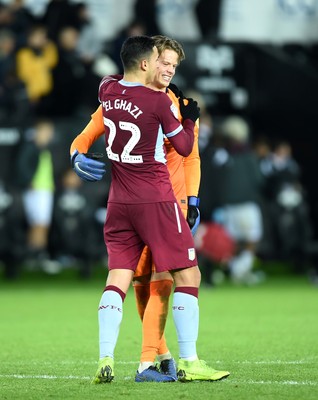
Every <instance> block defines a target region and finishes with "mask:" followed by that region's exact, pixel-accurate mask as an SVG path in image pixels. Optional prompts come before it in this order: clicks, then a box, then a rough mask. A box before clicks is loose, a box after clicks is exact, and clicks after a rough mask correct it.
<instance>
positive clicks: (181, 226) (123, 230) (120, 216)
mask: <svg viewBox="0 0 318 400" xmlns="http://www.w3.org/2000/svg"><path fill="white" fill-rule="evenodd" d="M104 240H105V244H106V247H107V253H108V268H109V269H131V270H133V271H135V270H136V268H137V265H138V261H139V259H140V256H141V254H142V251H143V249H144V246H145V245H147V246H148V247H149V249H150V251H151V254H152V260H153V262H154V264H155V268H156V271H157V272H164V271H171V270H176V269H180V268H189V267H194V266H196V265H197V264H198V262H197V257H196V253H195V249H194V241H193V237H192V234H191V230H190V228H189V226H188V223H187V221H186V219H185V217H184V215H183V213H182V211H181V209H180V207H179V205H178V204H177V202H171V201H170V202H159V203H149V204H120V203H108V206H107V216H106V221H105V225H104Z"/></svg>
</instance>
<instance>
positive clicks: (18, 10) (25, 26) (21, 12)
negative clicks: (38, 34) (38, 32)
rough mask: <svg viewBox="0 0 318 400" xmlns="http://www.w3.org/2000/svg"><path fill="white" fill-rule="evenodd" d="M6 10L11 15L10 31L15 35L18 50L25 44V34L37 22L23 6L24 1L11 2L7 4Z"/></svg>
mask: <svg viewBox="0 0 318 400" xmlns="http://www.w3.org/2000/svg"><path fill="white" fill-rule="evenodd" d="M8 9H9V12H10V14H11V24H10V29H11V31H12V32H13V33H14V34H15V37H16V41H17V47H18V48H19V47H21V46H24V45H25V44H26V40H25V34H26V32H27V31H28V30H29V29H30V28H31V26H32V25H34V24H35V23H37V22H38V21H37V19H36V18H35V17H34V16H33V15H32V14H31V13H30V11H29V10H28V8H27V7H26V6H25V1H24V0H12V1H11V2H10V3H9V4H8Z"/></svg>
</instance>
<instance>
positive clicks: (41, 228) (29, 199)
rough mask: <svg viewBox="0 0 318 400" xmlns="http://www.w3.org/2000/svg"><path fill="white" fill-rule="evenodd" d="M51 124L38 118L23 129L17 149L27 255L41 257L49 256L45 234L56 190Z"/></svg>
mask: <svg viewBox="0 0 318 400" xmlns="http://www.w3.org/2000/svg"><path fill="white" fill-rule="evenodd" d="M54 131H55V128H54V124H53V123H52V122H51V121H50V120H39V121H37V122H36V123H35V125H34V128H32V129H29V130H28V131H27V132H26V135H25V140H23V141H22V142H21V144H20V148H19V150H18V151H17V153H18V154H17V158H16V160H17V166H16V167H17V179H16V184H17V185H18V187H19V188H20V190H21V191H22V199H23V205H24V210H25V217H26V221H27V224H28V234H27V246H28V257H29V258H30V259H31V260H33V259H36V260H44V259H47V258H48V257H49V256H48V254H47V251H48V237H49V230H50V226H51V220H52V211H53V197H54V190H55V178H54V166H53V160H52V159H53V157H52V153H51V146H52V142H53V138H54Z"/></svg>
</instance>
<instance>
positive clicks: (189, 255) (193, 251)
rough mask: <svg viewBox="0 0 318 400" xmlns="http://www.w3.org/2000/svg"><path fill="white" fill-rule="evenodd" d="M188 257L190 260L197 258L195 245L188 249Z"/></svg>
mask: <svg viewBox="0 0 318 400" xmlns="http://www.w3.org/2000/svg"><path fill="white" fill-rule="evenodd" d="M188 257H189V260H190V261H193V260H194V259H195V250H194V248H193V247H192V248H191V249H188Z"/></svg>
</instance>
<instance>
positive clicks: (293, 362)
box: [1, 359, 317, 365]
mask: <svg viewBox="0 0 318 400" xmlns="http://www.w3.org/2000/svg"><path fill="white" fill-rule="evenodd" d="M209 361H210V360H209ZM115 362H116V364H121V365H130V364H139V361H138V360H136V361H119V360H118V361H117V360H116V361H115ZM230 362H231V363H233V364H252V365H299V364H312V363H316V362H317V359H308V360H290V361H288V360H262V361H257V360H256V361H250V360H243V361H238V360H232V361H230ZM211 363H212V360H211ZM213 363H214V364H224V360H223V361H221V360H216V361H213ZM1 364H2V365H25V362H24V361H14V362H12V361H8V362H6V361H1ZM78 364H79V365H95V364H97V361H83V360H64V361H63V360H62V361H55V362H51V361H28V365H78Z"/></svg>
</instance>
